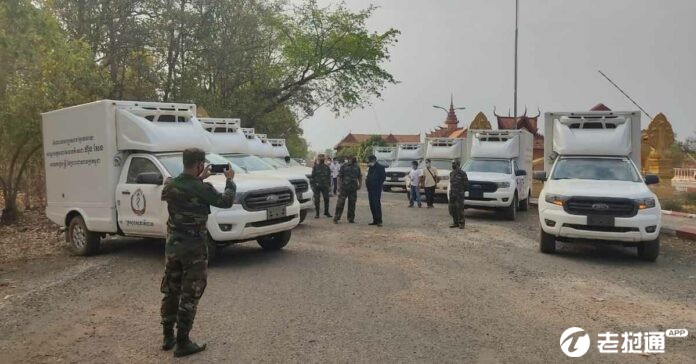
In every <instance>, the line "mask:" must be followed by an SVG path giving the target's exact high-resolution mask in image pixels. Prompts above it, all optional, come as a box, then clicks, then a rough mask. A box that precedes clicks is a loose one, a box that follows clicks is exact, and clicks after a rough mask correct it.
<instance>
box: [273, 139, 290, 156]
mask: <svg viewBox="0 0 696 364" xmlns="http://www.w3.org/2000/svg"><path fill="white" fill-rule="evenodd" d="M268 144H270V145H271V147H273V155H271V157H277V158H285V157H289V156H290V151H289V150H288V147H287V145H286V143H285V139H279V138H269V139H268Z"/></svg>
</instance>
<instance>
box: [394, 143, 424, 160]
mask: <svg viewBox="0 0 696 364" xmlns="http://www.w3.org/2000/svg"><path fill="white" fill-rule="evenodd" d="M397 148H398V149H397V152H396V159H399V160H418V159H422V158H423V156H424V155H425V150H424V149H425V148H424V145H423V144H422V143H400V144H398V145H397Z"/></svg>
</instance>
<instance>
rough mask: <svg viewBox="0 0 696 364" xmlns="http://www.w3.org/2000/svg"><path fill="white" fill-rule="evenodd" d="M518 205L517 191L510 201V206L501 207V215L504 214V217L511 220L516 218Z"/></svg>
mask: <svg viewBox="0 0 696 364" xmlns="http://www.w3.org/2000/svg"><path fill="white" fill-rule="evenodd" d="M518 206H519V202H518V201H517V193H515V195H514V196H513V197H512V202H510V206H508V207H505V208H504V209H503V215H504V216H505V219H507V220H510V221H513V220H515V219H516V218H517V209H518Z"/></svg>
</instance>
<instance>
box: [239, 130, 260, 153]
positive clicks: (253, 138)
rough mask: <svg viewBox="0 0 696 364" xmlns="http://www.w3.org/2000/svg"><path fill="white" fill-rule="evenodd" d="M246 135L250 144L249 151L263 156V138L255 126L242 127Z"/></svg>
mask: <svg viewBox="0 0 696 364" xmlns="http://www.w3.org/2000/svg"><path fill="white" fill-rule="evenodd" d="M242 132H243V133H244V136H245V137H246V138H247V142H248V145H249V153H250V154H253V155H258V156H263V155H264V152H265V150H264V146H263V142H262V141H261V139H260V138H259V137H258V135H256V133H255V130H254V128H242Z"/></svg>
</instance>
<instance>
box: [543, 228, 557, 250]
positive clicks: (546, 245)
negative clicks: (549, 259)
mask: <svg viewBox="0 0 696 364" xmlns="http://www.w3.org/2000/svg"><path fill="white" fill-rule="evenodd" d="M539 230H540V231H541V234H540V236H539V250H541V252H542V253H545V254H553V253H555V252H556V237H555V236H553V235H551V234H547V233H546V232H545V231H544V229H539Z"/></svg>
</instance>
